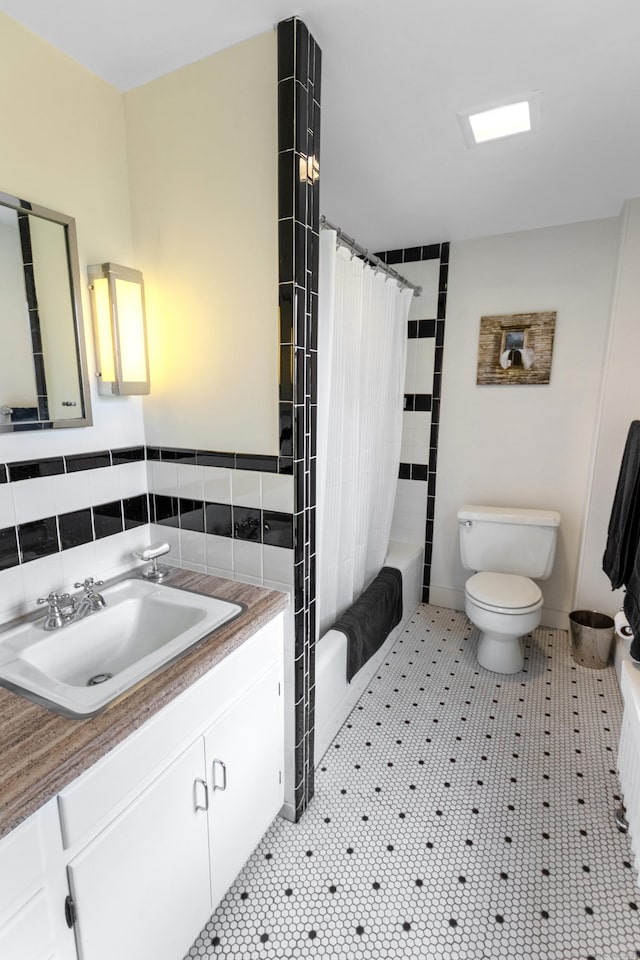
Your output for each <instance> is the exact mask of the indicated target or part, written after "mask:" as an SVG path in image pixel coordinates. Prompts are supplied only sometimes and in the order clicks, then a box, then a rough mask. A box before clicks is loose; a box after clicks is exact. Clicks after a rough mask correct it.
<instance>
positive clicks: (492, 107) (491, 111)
mask: <svg viewBox="0 0 640 960" xmlns="http://www.w3.org/2000/svg"><path fill="white" fill-rule="evenodd" d="M538 115H539V102H538V93H537V91H535V92H534V93H530V94H520V95H519V96H516V97H510V98H509V99H508V100H506V101H504V100H503V101H502V102H494V103H491V104H486V105H485V106H484V107H474V108H472V109H471V110H465V111H463V112H462V113H459V114H458V120H459V121H460V125H461V127H462V133H463V135H464V138H465V140H466V143H467V146H469V147H475V146H476V145H478V144H481V143H487V142H488V141H490V140H501V139H503V138H505V137H513V136H516V135H517V134H522V133H530V132H531V131H533V130H534V129H535V128H536V125H537V120H538Z"/></svg>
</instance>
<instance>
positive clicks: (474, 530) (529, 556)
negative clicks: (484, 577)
mask: <svg viewBox="0 0 640 960" xmlns="http://www.w3.org/2000/svg"><path fill="white" fill-rule="evenodd" d="M559 526H560V514H559V513H557V512H556V511H555V510H533V509H526V508H524V507H523V508H517V507H515V508H514V507H482V506H477V505H475V504H465V505H464V506H462V507H460V509H459V510H458V528H459V531H460V556H461V559H462V565H463V566H464V567H465V568H466V569H467V570H474V571H476V572H479V571H491V572H493V573H515V574H518V575H519V576H522V577H532V578H533V579H534V580H545V579H546V578H547V577H548V576H549V574H550V573H551V570H552V568H553V560H554V557H555V552H556V541H557V538H558V527H559Z"/></svg>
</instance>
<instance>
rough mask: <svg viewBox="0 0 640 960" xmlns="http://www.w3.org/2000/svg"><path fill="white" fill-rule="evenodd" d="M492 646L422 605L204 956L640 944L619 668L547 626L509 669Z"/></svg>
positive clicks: (527, 958) (500, 951) (589, 948)
mask: <svg viewBox="0 0 640 960" xmlns="http://www.w3.org/2000/svg"><path fill="white" fill-rule="evenodd" d="M476 642H477V633H476V632H475V628H474V627H472V626H471V625H470V624H469V621H468V620H467V618H466V617H465V615H464V614H462V613H456V612H454V611H451V610H446V609H440V608H436V607H433V606H428V605H424V604H423V605H421V606H420V607H419V608H418V611H417V612H416V614H415V616H414V617H413V618H412V620H411V621H410V623H409V624H408V626H407V629H406V630H405V632H404V634H403V635H402V636H401V637H400V639H399V640H398V642H397V643H396V645H395V647H394V648H393V649H392V651H391V652H390V654H389V656H388V658H387V660H386V661H385V663H384V664H383V665H382V666H381V668H380V670H379V672H378V673H377V675H376V676H375V677H374V678H373V679H372V681H371V684H370V685H369V687H368V688H367V689H366V691H365V692H364V694H363V695H362V697H361V699H360V701H359V702H358V704H357V705H356V707H355V708H354V710H353V712H352V713H351V715H350V716H349V717H348V719H347V721H346V723H345V725H344V726H343V727H342V729H341V730H340V732H339V733H338V735H337V737H336V739H335V740H334V741H333V743H332V744H331V746H330V747H329V750H328V751H327V753H326V754H325V757H324V758H323V761H322V763H321V764H320V766H319V768H318V769H317V771H316V791H315V796H314V798H313V801H312V802H311V803H310V804H309V806H308V808H307V811H306V813H305V815H304V817H303V819H302V820H301V822H299V823H298V824H293V823H291V822H289V821H285V820H281V819H277V820H276V821H275V822H274V823H273V825H272V826H271V828H270V829H269V831H268V832H267V834H266V835H265V837H264V839H263V841H262V842H261V844H260V845H259V847H258V848H257V850H256V851H255V853H254V855H253V856H252V858H251V859H250V860H249V862H248V863H247V865H246V867H245V868H244V870H243V871H242V873H241V874H240V876H239V877H238V878H237V880H236V882H235V883H234V884H233V886H232V887H231V889H230V890H229V892H228V893H227V895H226V897H225V898H224V900H223V901H222V903H221V904H220V906H219V908H218V909H217V910H216V912H215V913H214V914H213V916H212V918H211V920H210V921H209V923H208V924H207V925H206V926H205V928H204V930H203V931H202V932H201V934H200V936H199V937H198V938H197V939H196V941H195V943H194V945H193V946H192V948H191V950H190V951H189V953H188V957H189V958H194V957H225V958H231V957H233V958H242V960H252V958H268V960H276V958H278V960H280V958H294V957H295V958H312V957H313V958H315V957H334V956H335V957H340V958H343V960H352V958H354V960H355V958H363V960H364V958H371V960H377V958H379V960H383V958H384V960H386V958H392V960H393V958H397V960H400V958H409V957H411V958H423V957H424V958H433V960H498V958H510V960H513V958H518V960H534V958H535V960H543V958H544V960H588V958H594V960H632V958H636V957H638V956H640V917H639V916H638V909H637V903H638V897H639V893H638V889H637V886H636V882H637V878H636V874H635V872H634V871H633V869H632V868H631V851H630V845H629V838H628V836H627V835H626V834H623V833H621V832H620V831H619V830H618V829H617V828H616V826H615V823H614V819H613V814H614V810H615V808H616V806H617V805H618V803H619V794H620V787H619V784H618V779H617V775H616V770H615V766H616V759H615V758H616V752H617V743H618V736H619V729H620V723H621V718H622V706H621V700H620V694H619V691H618V686H617V682H616V679H615V674H614V671H613V668H611V667H609V668H607V669H606V670H589V669H587V668H584V667H580V666H577V665H576V664H574V663H573V661H572V659H571V657H570V654H569V642H568V638H567V634H566V631H562V630H550V629H547V628H540V629H538V630H536V631H535V632H534V633H533V634H532V635H531V636H529V637H528V638H526V651H525V654H526V657H525V669H524V671H523V672H522V673H521V674H517V675H514V676H502V675H500V674H495V673H491V672H489V671H485V670H483V669H482V668H480V667H479V666H478V664H477V662H476V660H475V647H476Z"/></svg>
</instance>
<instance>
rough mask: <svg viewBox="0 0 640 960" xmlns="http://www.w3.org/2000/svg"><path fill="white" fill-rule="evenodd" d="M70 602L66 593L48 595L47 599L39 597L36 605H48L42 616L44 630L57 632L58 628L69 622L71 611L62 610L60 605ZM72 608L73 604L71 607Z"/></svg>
mask: <svg viewBox="0 0 640 960" xmlns="http://www.w3.org/2000/svg"><path fill="white" fill-rule="evenodd" d="M67 600H69V601H70V600H71V597H70V596H69V594H68V593H62V594H61V593H50V594H49V596H48V597H39V598H38V601H37V602H38V603H48V604H49V607H48V609H47V612H46V614H45V616H44V623H43V626H44V629H45V630H59V629H60V627H64V625H65V623H68V622H69V619H70V618H71V616H72V613H73V609H72V610H63V609H62V604H63V603H64V602H65V601H67ZM71 606H72V608H73V604H72V605H71Z"/></svg>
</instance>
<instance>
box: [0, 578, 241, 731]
mask: <svg viewBox="0 0 640 960" xmlns="http://www.w3.org/2000/svg"><path fill="white" fill-rule="evenodd" d="M101 593H102V596H103V597H104V599H105V601H106V604H107V605H106V607H104V608H103V609H101V610H99V611H97V612H95V613H92V614H90V615H89V616H88V617H85V618H84V619H83V620H78V621H77V622H75V623H68V624H66V625H65V626H64V627H61V628H60V629H58V630H52V631H46V630H45V629H44V627H43V623H44V618H43V617H41V618H40V619H38V620H26V621H22V622H21V623H19V624H17V625H16V626H13V627H10V628H8V629H6V630H4V631H3V632H0V685H2V686H4V687H8V688H9V689H10V690H13V691H14V692H16V693H20V694H22V695H23V696H25V697H28V698H29V699H31V700H35V701H36V702H37V703H40V704H42V705H44V706H47V707H50V708H51V709H52V710H55V711H56V712H57V713H61V714H63V715H64V716H70V717H89V716H92V715H93V714H95V713H99V712H100V711H101V710H103V709H104V708H105V707H107V706H108V705H109V704H110V703H112V702H113V700H115V699H117V697H119V696H120V695H121V694H122V693H124V692H125V691H126V690H129V689H130V688H131V687H132V686H134V685H135V684H136V683H139V682H140V681H141V680H143V679H145V678H146V677H149V676H151V674H153V673H156V672H157V671H158V670H159V669H160V668H161V667H164V666H166V665H167V664H168V663H172V662H173V661H174V660H176V659H177V658H178V657H180V656H181V655H182V654H184V653H185V652H186V651H187V650H188V649H189V647H191V646H193V644H194V643H197V642H198V640H201V639H202V638H203V637H204V636H206V635H207V634H209V633H211V632H212V631H213V630H215V629H216V628H217V627H220V626H222V624H224V623H228V622H229V621H230V620H233V619H234V618H235V617H237V616H239V615H240V613H242V612H243V610H244V609H245V608H244V607H243V606H242V604H239V603H232V602H230V601H227V600H219V599H218V598H216V597H207V596H203V595H202V594H199V593H190V592H189V591H186V590H179V589H177V588H175V587H169V586H165V585H159V584H157V583H150V582H147V581H144V580H138V579H128V580H121V581H119V582H116V583H113V584H112V585H111V586H106V587H104V588H102V589H101Z"/></svg>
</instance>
